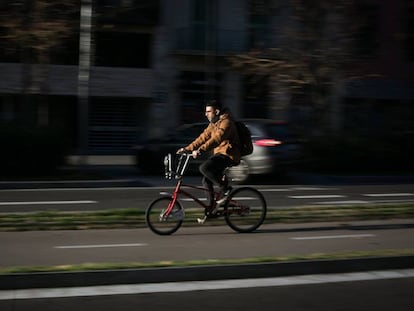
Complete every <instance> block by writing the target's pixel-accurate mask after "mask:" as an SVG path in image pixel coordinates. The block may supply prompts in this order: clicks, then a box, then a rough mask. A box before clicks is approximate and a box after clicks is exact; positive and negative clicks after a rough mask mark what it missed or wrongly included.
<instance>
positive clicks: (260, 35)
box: [249, 0, 270, 48]
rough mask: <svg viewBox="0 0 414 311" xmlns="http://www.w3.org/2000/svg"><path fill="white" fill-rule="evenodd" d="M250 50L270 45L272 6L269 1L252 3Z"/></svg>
mask: <svg viewBox="0 0 414 311" xmlns="http://www.w3.org/2000/svg"><path fill="white" fill-rule="evenodd" d="M249 12H250V26H249V27H250V39H249V44H250V48H258V47H264V46H266V45H267V44H268V43H269V28H270V26H269V25H270V16H269V12H270V6H269V1H268V0H251V1H250V11H249Z"/></svg>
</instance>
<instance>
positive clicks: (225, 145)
mask: <svg viewBox="0 0 414 311" xmlns="http://www.w3.org/2000/svg"><path fill="white" fill-rule="evenodd" d="M238 141H239V137H238V134H237V128H236V125H235V123H234V121H233V120H232V118H231V116H230V115H229V114H228V113H224V114H222V115H221V116H220V118H219V120H218V121H217V122H215V123H210V124H209V125H208V126H207V128H206V129H205V130H204V131H203V132H202V133H201V134H200V136H198V137H197V138H196V139H195V140H194V141H193V142H192V143H191V144H189V145H188V146H187V147H185V148H184V149H185V150H187V151H193V150H199V151H200V152H201V153H203V152H205V151H207V150H210V149H213V154H214V155H217V154H223V155H226V156H228V157H229V158H231V159H232V160H233V161H234V162H236V163H239V162H240V151H239V148H238V146H237V145H238Z"/></svg>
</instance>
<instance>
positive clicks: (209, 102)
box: [205, 99, 221, 110]
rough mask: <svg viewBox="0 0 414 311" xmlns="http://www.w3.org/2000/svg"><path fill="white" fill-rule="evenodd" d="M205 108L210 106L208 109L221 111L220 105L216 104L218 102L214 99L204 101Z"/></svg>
mask: <svg viewBox="0 0 414 311" xmlns="http://www.w3.org/2000/svg"><path fill="white" fill-rule="evenodd" d="M205 106H206V107H207V106H210V107H213V108H214V109H219V110H221V104H220V102H218V101H217V100H215V99H212V100H208V101H206V104H205Z"/></svg>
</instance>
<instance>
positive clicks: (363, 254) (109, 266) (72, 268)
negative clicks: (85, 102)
mask: <svg viewBox="0 0 414 311" xmlns="http://www.w3.org/2000/svg"><path fill="white" fill-rule="evenodd" d="M413 255H414V249H386V250H374V251H349V252H336V253H314V254H308V255H294V254H293V255H286V256H274V257H254V258H244V259H205V260H188V261H157V262H129V263H85V264H77V265H61V266H22V267H7V268H0V274H3V275H4V274H16V273H40V272H81V271H105V270H125V269H149V268H169V267H194V266H213V265H237V264H260V263H277V262H289V261H310V260H339V259H357V258H370V257H371V258H372V257H397V256H413Z"/></svg>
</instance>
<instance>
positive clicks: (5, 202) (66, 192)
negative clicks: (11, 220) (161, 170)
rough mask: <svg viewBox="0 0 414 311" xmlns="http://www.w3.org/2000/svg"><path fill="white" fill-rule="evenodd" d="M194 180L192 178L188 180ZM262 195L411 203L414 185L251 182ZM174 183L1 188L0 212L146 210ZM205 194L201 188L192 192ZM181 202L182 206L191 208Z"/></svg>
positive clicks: (292, 202) (278, 200) (286, 200)
mask: <svg viewBox="0 0 414 311" xmlns="http://www.w3.org/2000/svg"><path fill="white" fill-rule="evenodd" d="M191 181H192V182H196V181H195V180H191ZM253 186H254V187H256V188H258V189H259V190H260V191H261V192H262V193H263V195H264V196H265V198H266V200H267V203H268V207H269V208H279V207H289V206H302V205H308V206H309V205H355V204H373V203H407V202H414V184H399V183H389V184H364V185H331V186H329V185H322V186H321V185H259V184H258V185H253ZM172 187H173V183H172V182H169V183H164V184H162V185H159V186H151V187H107V186H100V187H93V188H90V187H63V188H60V187H59V188H57V187H55V188H53V187H52V188H31V189H1V190H0V213H9V212H33V211H47V210H53V211H57V210H59V211H86V210H104V209H118V208H141V209H145V208H146V207H147V206H148V204H149V203H150V202H151V201H152V200H154V199H155V198H157V197H159V192H160V191H169V192H171V191H172V189H173V188H172ZM195 195H196V196H197V197H200V198H202V197H204V193H203V192H202V191H195ZM193 206H194V205H193V203H192V202H189V201H184V208H186V207H193Z"/></svg>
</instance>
